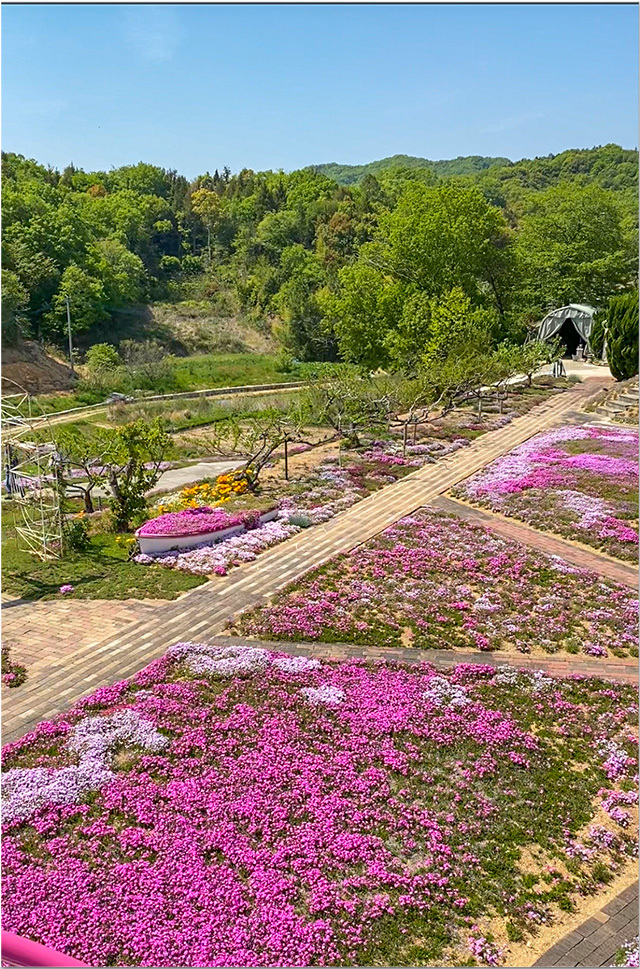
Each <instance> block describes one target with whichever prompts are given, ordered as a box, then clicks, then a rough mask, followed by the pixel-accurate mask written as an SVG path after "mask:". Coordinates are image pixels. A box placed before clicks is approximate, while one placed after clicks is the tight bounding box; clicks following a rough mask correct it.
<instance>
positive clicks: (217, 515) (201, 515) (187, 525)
mask: <svg viewBox="0 0 640 969" xmlns="http://www.w3.org/2000/svg"><path fill="white" fill-rule="evenodd" d="M259 521H260V512H259V511H257V510H251V511H238V512H234V513H231V514H230V513H229V512H226V511H224V510H223V509H221V508H209V507H207V506H203V507H201V508H185V509H184V511H177V512H169V513H168V514H166V515H160V516H159V517H158V518H152V519H150V521H148V522H145V523H144V525H143V526H142V528H140V529H138V533H137V534H138V535H144V536H146V535H163V536H170V537H175V538H180V537H183V536H186V535H205V534H208V533H210V532H222V531H224V530H225V529H226V528H233V527H234V526H236V525H242V526H243V527H244V528H255V526H256V525H257V524H258V522H259Z"/></svg>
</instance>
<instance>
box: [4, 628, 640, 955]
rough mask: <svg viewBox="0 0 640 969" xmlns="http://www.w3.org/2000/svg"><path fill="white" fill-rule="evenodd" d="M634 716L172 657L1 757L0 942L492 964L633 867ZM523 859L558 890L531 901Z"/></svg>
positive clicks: (339, 672)
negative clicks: (563, 867)
mask: <svg viewBox="0 0 640 969" xmlns="http://www.w3.org/2000/svg"><path fill="white" fill-rule="evenodd" d="M205 661H206V662H205ZM636 703H637V691H635V690H633V689H632V688H631V687H628V686H620V685H612V684H609V683H604V682H602V681H598V680H593V679H591V680H588V679H585V678H583V679H579V680H575V679H566V680H553V679H551V678H549V677H545V676H539V675H538V674H536V673H522V672H517V671H515V670H507V671H501V672H496V671H495V670H494V669H493V668H491V667H488V666H475V665H472V664H468V665H460V666H458V667H454V668H452V669H451V670H450V671H448V672H446V673H441V672H437V671H436V670H435V669H434V668H433V667H430V666H428V665H427V664H422V665H420V666H417V667H408V666H402V665H394V664H386V663H378V664H375V665H366V664H364V663H363V662H357V661H350V662H345V663H328V662H322V663H320V662H319V661H318V660H314V659H309V658H308V657H290V656H284V655H282V654H274V653H272V652H270V651H267V650H264V649H259V648H257V647H253V646H246V645H245V644H243V643H241V642H238V643H237V644H235V643H231V644H229V643H228V641H225V642H224V644H222V645H218V644H216V643H215V641H213V642H211V643H179V644H176V646H175V647H173V648H172V649H171V650H170V651H169V654H167V655H166V656H164V657H162V658H161V659H159V660H156V661H155V662H154V663H152V664H151V665H150V666H149V667H147V668H146V669H145V670H142V671H141V672H140V673H138V674H137V675H136V676H134V677H133V679H132V680H130V681H123V682H121V683H117V684H115V685H113V686H109V687H103V688H101V689H100V690H98V691H96V693H95V694H93V696H90V697H88V698H86V699H84V700H82V701H80V702H79V703H78V704H76V706H75V707H74V708H73V709H72V710H71V711H69V712H68V713H67V714H65V715H64V716H62V717H60V718H58V720H57V721H56V722H52V723H44V724H40V726H39V727H37V728H36V729H35V730H34V731H33V732H32V733H31V734H30V735H28V736H27V737H25V738H23V739H22V740H20V741H17V742H16V743H14V744H11V745H9V746H8V747H6V748H5V750H4V751H3V762H4V769H5V773H4V782H3V798H4V827H3V853H2V863H3V903H4V905H3V913H2V917H3V928H4V929H6V930H8V931H11V932H15V933H17V934H19V935H24V936H27V937H29V938H33V939H34V940H36V941H39V942H42V943H44V944H46V945H48V946H50V947H52V948H55V949H57V950H59V951H64V952H67V953H69V954H70V955H73V956H75V957H76V958H78V959H80V960H82V961H84V962H86V963H88V964H89V965H95V966H103V965H105V964H108V965H114V966H166V965H179V966H311V965H316V966H322V965H337V966H340V965H372V964H374V963H377V964H380V965H400V966H401V965H407V966H410V965H416V964H418V963H419V962H422V963H426V964H431V965H438V964H443V963H442V961H441V960H442V959H443V958H445V953H446V958H447V960H449V959H452V960H453V962H452V963H451V964H465V962H466V961H468V959H469V951H470V950H471V953H473V955H474V956H475V958H476V959H478V960H480V961H483V962H484V963H486V964H489V965H496V964H498V963H500V962H501V961H504V959H505V957H506V956H507V952H506V951H505V948H504V946H503V945H498V944H497V943H495V942H494V941H493V940H492V937H491V936H490V934H489V933H488V932H487V930H486V929H485V928H484V924H485V922H486V921H487V920H488V919H496V918H501V919H503V921H504V922H506V921H507V920H508V921H509V922H511V924H512V925H515V926H517V928H518V929H519V931H520V932H521V933H522V935H523V937H525V938H527V937H529V935H530V934H531V933H532V932H534V931H538V929H539V926H540V925H541V924H543V923H545V922H546V921H548V919H549V917H550V916H549V914H548V913H549V910H550V906H551V905H552V904H555V903H556V902H557V900H558V898H559V897H566V898H569V897H570V896H572V895H574V894H575V893H576V892H577V891H578V890H583V886H584V884H585V878H586V877H587V874H588V871H589V866H590V865H591V864H592V863H594V861H596V860H597V861H600V862H602V863H604V864H611V865H612V866H613V865H616V866H621V865H622V864H624V863H626V862H628V860H629V858H630V856H631V854H632V853H633V851H634V841H635V838H634V832H633V828H632V825H631V823H630V821H628V820H623V819H622V817H621V812H622V813H624V814H625V815H627V814H629V813H630V812H629V811H628V810H625V808H626V807H627V805H628V804H629V795H630V789H631V787H632V786H633V778H634V775H635V773H636V772H637V758H636V757H635V756H634V754H635V747H634V744H633V742H632V738H631V731H630V728H631V725H632V723H633V720H634V718H635V709H636ZM532 710H535V729H533V728H532V720H531V712H532ZM614 761H615V768H614V769H612V764H613V762H614ZM574 763H575V764H576V765H578V766H579V780H580V783H579V785H576V780H575V779H576V771H575V770H574V769H573V766H574ZM608 775H610V776H611V778H612V779H611V780H607V776H608ZM603 785H606V786H603ZM601 803H602V805H605V804H606V806H607V810H608V811H609V814H608V815H607V817H608V818H609V819H610V824H609V822H607V821H602V818H601V817H600V818H599V819H598V820H599V822H600V823H599V824H598V825H595V826H592V828H591V829H589V832H590V833H589V835H588V844H587V846H586V849H587V850H582V849H581V848H580V846H579V842H578V837H579V833H580V832H581V831H583V830H585V821H587V822H588V821H589V819H590V818H595V814H596V811H597V810H599V806H600V804H601ZM525 848H526V849H535V850H536V851H539V852H540V853H541V862H540V864H541V866H544V864H545V859H547V858H549V859H556V858H559V859H560V861H561V862H562V861H565V862H567V861H571V863H572V869H571V872H572V873H571V874H567V875H564V876H562V877H561V878H560V879H559V880H558V878H556V879H552V880H550V879H547V880H544V879H542V878H541V879H540V882H539V884H538V885H537V886H536V891H535V892H533V893H532V891H531V888H530V884H529V882H528V881H527V878H526V877H525V875H524V874H523V872H522V871H521V870H520V866H519V863H518V857H519V854H520V850H522V849H525ZM541 873H543V874H544V873H545V869H544V867H541ZM498 906H499V907H498ZM496 908H497V911H498V912H500V913H502V914H501V915H500V916H498V915H497V914H496ZM503 937H504V931H502V932H501V938H503Z"/></svg>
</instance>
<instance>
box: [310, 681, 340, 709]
mask: <svg viewBox="0 0 640 969" xmlns="http://www.w3.org/2000/svg"><path fill="white" fill-rule="evenodd" d="M300 693H301V694H302V695H303V696H304V697H305V698H306V699H307V700H309V702H310V703H326V704H327V706H330V707H333V706H337V705H338V704H339V703H342V701H343V700H344V698H345V696H346V694H345V692H344V690H340V689H338V687H337V686H319V687H313V686H307V687H305V688H304V689H303V690H300Z"/></svg>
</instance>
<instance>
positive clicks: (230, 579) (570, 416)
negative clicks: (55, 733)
mask: <svg viewBox="0 0 640 969" xmlns="http://www.w3.org/2000/svg"><path fill="white" fill-rule="evenodd" d="M608 383H610V380H606V379H600V378H593V379H590V380H587V381H585V382H584V383H582V384H578V385H576V386H575V387H573V388H572V389H571V390H569V391H566V392H565V393H562V394H557V395H554V396H553V397H552V398H551V399H550V400H546V401H544V402H543V403H542V404H539V405H538V406H537V407H534V408H533V409H532V410H531V411H529V412H528V413H527V414H524V415H523V416H522V417H518V418H516V419H515V420H513V421H512V422H511V423H510V424H508V425H506V426H505V427H503V428H500V429H499V430H496V431H491V432H489V433H487V434H485V435H484V436H483V437H481V438H478V439H477V440H476V441H474V442H473V444H471V445H470V446H469V447H468V448H464V449H463V450H460V451H456V452H454V453H453V454H450V455H448V456H447V457H445V458H443V459H442V460H440V461H438V462H437V463H436V464H430V465H426V466H425V467H423V468H420V469H418V470H417V471H415V472H413V473H412V474H410V475H408V476H407V477H406V478H403V479H402V480H401V481H399V482H398V483H397V484H394V485H390V486H389V487H387V488H384V489H382V490H381V491H378V492H376V493H375V494H373V495H370V496H369V497H368V498H365V499H363V500H362V501H361V502H359V503H358V504H356V505H354V506H352V507H351V508H349V509H348V510H347V511H345V512H343V513H342V514H340V515H337V516H336V517H335V518H333V519H331V520H330V521H329V522H327V523H326V524H325V525H323V526H315V527H314V528H312V529H308V530H306V531H304V532H302V533H300V534H299V535H297V536H296V537H295V538H292V539H289V540H288V541H287V542H285V543H284V544H282V545H277V546H275V547H273V548H271V549H269V550H267V551H266V552H264V553H262V554H261V555H260V556H259V557H258V558H257V559H256V560H255V561H254V562H252V563H250V564H249V565H247V566H243V567H242V568H241V569H238V570H234V571H233V572H231V574H230V575H228V576H226V577H224V578H219V579H216V580H214V581H212V582H209V583H207V584H206V585H204V586H200V587H199V588H197V589H194V590H192V591H191V592H189V593H187V594H186V595H184V596H182V597H181V598H180V599H178V600H176V601H174V602H171V603H168V604H167V605H164V606H159V607H158V608H157V609H156V610H155V611H154V612H153V613H152V615H151V616H149V615H145V617H144V619H143V620H141V621H140V622H136V623H132V624H131V625H129V626H127V627H126V629H125V630H124V631H123V632H122V634H120V635H116V636H115V638H113V637H107V638H105V639H104V640H102V641H101V642H100V643H99V644H98V645H91V646H87V645H86V644H84V645H82V646H79V647H78V649H77V650H75V651H74V652H73V653H71V654H70V655H67V656H65V658H64V660H63V661H61V662H58V663H52V664H51V666H50V667H49V669H48V670H47V671H45V670H42V671H41V672H40V675H39V676H38V677H34V678H33V679H32V680H27V682H26V683H25V684H24V686H21V687H20V688H19V689H17V690H11V691H7V690H5V693H4V702H3V705H2V706H3V709H2V715H3V740H4V741H5V742H6V741H10V740H13V739H15V738H17V737H19V736H21V735H22V734H23V733H25V732H26V731H28V730H29V729H31V728H32V727H34V726H35V725H36V723H38V722H39V721H40V720H43V719H47V718H49V717H52V716H54V715H55V714H56V713H59V712H61V711H62V710H64V709H66V708H67V707H68V706H69V705H70V704H71V703H73V702H74V701H75V700H77V699H79V698H80V697H81V696H84V695H86V694H88V693H90V692H91V691H92V690H94V689H95V688H96V687H97V686H100V685H103V684H108V683H113V682H115V681H116V680H119V679H124V678H125V677H127V676H131V675H132V674H133V673H135V672H136V671H137V670H139V669H141V668H142V667H143V666H145V665H146V664H147V663H149V662H150V661H151V660H152V659H154V658H155V657H157V656H160V655H161V654H162V653H163V652H164V651H165V650H166V649H167V647H168V646H170V645H171V644H172V643H174V642H176V641H178V640H180V639H197V638H198V637H204V636H205V635H206V636H211V635H212V634H215V633H216V632H219V631H221V630H222V628H223V627H224V625H225V624H226V622H227V621H228V620H229V619H230V618H231V616H232V615H233V614H235V613H236V612H237V611H239V610H240V609H242V608H246V607H247V606H250V605H253V604H255V603H258V602H260V601H261V600H262V599H263V598H266V597H268V596H271V595H273V594H274V593H275V592H276V591H278V590H279V589H280V588H282V587H283V586H285V585H287V584H288V583H289V582H291V581H293V580H295V579H296V578H298V577H299V576H300V575H302V574H303V573H304V572H305V571H307V570H308V569H310V568H312V567H314V566H317V565H320V564H322V563H323V562H325V561H327V560H328V559H330V558H332V557H333V556H334V555H336V554H337V553H339V552H344V551H348V550H349V549H351V548H354V547H355V546H357V545H360V544H361V543H362V542H365V541H367V540H368V539H370V538H372V537H373V536H374V535H376V534H377V533H378V532H380V531H381V530H382V529H384V528H386V527H387V526H388V525H390V524H392V523H393V522H394V521H397V520H398V519H399V518H402V517H403V516H405V515H408V514H410V513H411V512H412V511H415V510H416V509H417V508H420V507H421V506H423V505H425V504H427V503H428V502H430V501H432V500H433V499H434V498H436V497H437V496H438V495H442V494H444V493H445V492H446V491H448V490H449V489H450V488H452V487H453V485H455V484H457V483H458V482H460V481H462V480H464V479H465V478H467V477H469V476H470V475H472V474H475V473H476V471H479V470H480V469H481V468H483V467H484V466H485V465H486V464H489V462H491V461H493V460H494V459H495V458H497V457H499V456H500V455H502V454H506V453H507V451H510V450H511V449H512V448H514V447H516V446H517V445H518V444H522V443H523V442H524V441H526V440H528V439H529V438H530V437H532V436H533V435H534V434H537V433H538V432H539V431H542V430H545V429H546V428H549V427H553V426H555V425H557V424H561V423H567V422H571V421H573V420H580V417H581V415H580V410H581V407H582V406H583V405H584V403H585V402H586V400H588V398H589V397H591V396H592V395H593V394H595V393H597V392H598V390H600V389H601V388H602V387H603V386H606V385H607V384H608ZM476 659H477V657H476Z"/></svg>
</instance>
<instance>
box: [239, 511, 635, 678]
mask: <svg viewBox="0 0 640 969" xmlns="http://www.w3.org/2000/svg"><path fill="white" fill-rule="evenodd" d="M637 605H638V602H637V597H636V596H635V595H634V594H633V592H632V591H631V589H627V588H623V587H622V586H616V585H614V584H613V583H608V582H605V581H603V580H602V579H601V578H600V576H597V575H595V574H593V573H590V572H587V571H586V570H583V569H580V568H578V567H577V566H573V565H570V564H569V563H568V562H564V561H562V560H561V559H557V558H548V557H546V556H544V555H541V554H540V553H539V552H533V551H532V550H531V549H529V548H527V547H525V546H523V545H519V544H517V543H515V542H510V541H507V540H505V539H502V538H500V537H499V536H497V535H496V534H495V533H494V532H492V531H490V530H489V529H486V528H483V527H481V526H478V525H472V524H469V523H468V522H465V521H462V520H461V519H458V518H453V517H451V516H449V515H445V514H440V513H437V512H433V511H428V510H426V509H422V510H421V511H420V512H419V513H416V514H415V515H412V516H411V517H409V518H404V519H402V520H401V521H399V522H396V523H395V524H394V525H392V526H391V527H390V528H387V529H386V530H385V531H384V532H382V533H381V534H380V535H378V536H377V537H376V538H374V539H372V540H371V541H370V542H367V543H366V544H365V545H361V546H358V547H357V548H355V549H354V550H353V551H352V552H350V553H349V554H348V555H341V556H338V557H337V558H335V559H333V560H332V561H331V562H329V563H327V564H326V565H324V566H321V567H320V568H319V569H315V570H313V571H312V572H310V573H308V574H307V575H306V576H304V577H303V578H302V579H301V580H300V581H299V582H297V583H295V584H294V585H293V586H291V587H289V588H288V589H285V590H284V591H283V592H282V593H280V594H279V595H278V596H276V597H275V599H274V600H273V602H272V603H270V604H268V605H264V606H260V607H258V608H255V609H253V610H250V611H248V612H246V613H245V614H243V615H241V616H240V617H239V619H238V620H237V621H236V624H235V625H236V627H237V629H238V630H239V631H240V632H242V633H243V634H247V635H250V636H257V637H259V638H260V639H267V640H274V639H283V640H287V639H289V640H293V641H300V640H321V641H324V642H344V643H352V644H358V643H361V644H363V645H373V644H375V645H378V646H391V647H395V648H397V647H401V646H420V647H427V648H432V649H442V648H444V649H450V648H452V647H460V648H464V649H470V648H471V649H477V650H480V651H483V652H487V651H492V650H498V649H507V650H516V651H518V652H521V653H530V652H544V653H557V652H558V651H559V650H565V649H567V648H570V649H571V651H572V652H583V653H586V654H587V655H589V656H593V657H606V656H608V655H609V654H610V651H611V650H612V649H614V648H615V649H616V650H617V651H618V652H619V651H620V650H625V651H627V650H634V649H635V648H636V646H637V623H638V616H637ZM623 655H624V654H623ZM435 688H436V685H435V684H434V689H435Z"/></svg>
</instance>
